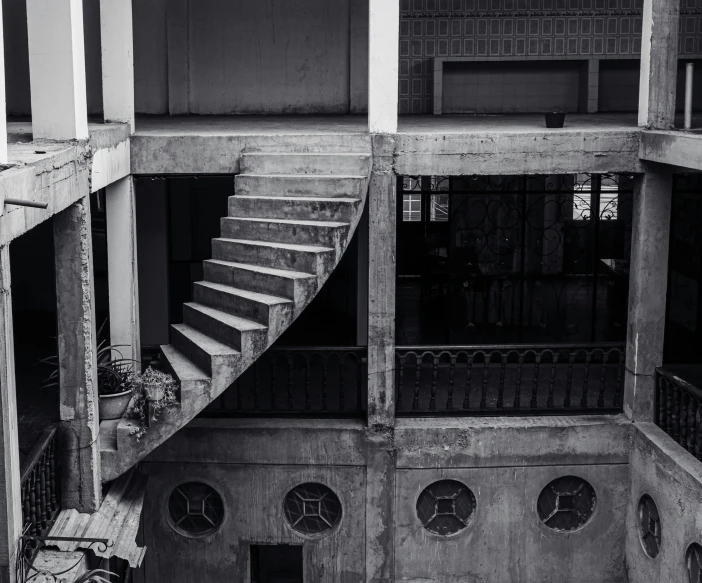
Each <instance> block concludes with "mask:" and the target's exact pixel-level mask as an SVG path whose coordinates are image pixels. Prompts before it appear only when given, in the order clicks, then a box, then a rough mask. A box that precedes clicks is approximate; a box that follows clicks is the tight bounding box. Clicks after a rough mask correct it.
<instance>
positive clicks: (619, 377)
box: [614, 352, 624, 407]
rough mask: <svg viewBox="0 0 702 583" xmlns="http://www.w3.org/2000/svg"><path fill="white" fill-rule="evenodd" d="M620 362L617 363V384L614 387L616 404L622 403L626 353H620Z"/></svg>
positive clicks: (616, 405) (617, 405)
mask: <svg viewBox="0 0 702 583" xmlns="http://www.w3.org/2000/svg"><path fill="white" fill-rule="evenodd" d="M618 358H619V363H618V364H617V386H616V388H615V389H614V406H615V407H619V406H620V405H621V404H622V400H621V399H622V375H623V374H624V355H623V354H622V353H621V352H620V353H619V356H618Z"/></svg>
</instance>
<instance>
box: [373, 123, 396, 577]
mask: <svg viewBox="0 0 702 583" xmlns="http://www.w3.org/2000/svg"><path fill="white" fill-rule="evenodd" d="M372 140H373V171H372V173H371V180H370V188H369V193H368V205H369V207H368V210H369V212H368V217H369V245H368V247H369V261H368V263H369V270H368V275H369V277H368V287H369V292H368V430H367V433H368V435H367V447H368V451H367V464H368V465H367V468H366V581H367V582H369V583H373V582H389V581H392V580H393V579H394V575H395V572H394V571H395V566H394V540H393V539H394V512H393V508H394V491H395V451H394V427H395V277H396V261H395V257H396V252H395V238H396V223H397V219H396V217H397V206H396V205H397V202H396V177H395V173H394V170H393V166H392V161H393V152H394V149H395V140H394V139H393V138H391V137H389V136H382V135H376V136H373V138H372Z"/></svg>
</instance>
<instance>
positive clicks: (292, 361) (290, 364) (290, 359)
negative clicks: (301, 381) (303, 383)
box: [285, 352, 295, 411]
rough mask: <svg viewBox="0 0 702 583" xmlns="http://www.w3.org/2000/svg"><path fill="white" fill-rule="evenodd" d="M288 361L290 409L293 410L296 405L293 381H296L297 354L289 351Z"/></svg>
mask: <svg viewBox="0 0 702 583" xmlns="http://www.w3.org/2000/svg"><path fill="white" fill-rule="evenodd" d="M285 360H287V362H288V411H292V410H293V409H294V407H295V403H294V401H293V382H294V380H295V379H294V373H293V371H294V370H295V354H294V353H292V352H291V353H288V355H287V357H286V359H285Z"/></svg>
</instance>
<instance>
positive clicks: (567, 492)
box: [536, 476, 597, 532]
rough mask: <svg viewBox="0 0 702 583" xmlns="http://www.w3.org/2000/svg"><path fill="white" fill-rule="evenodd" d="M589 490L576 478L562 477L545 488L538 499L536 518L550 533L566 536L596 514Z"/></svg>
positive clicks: (590, 488)
mask: <svg viewBox="0 0 702 583" xmlns="http://www.w3.org/2000/svg"><path fill="white" fill-rule="evenodd" d="M596 504H597V497H596V495H595V490H594V489H593V488H592V486H591V485H590V484H589V483H588V482H587V481H585V480H583V479H582V478H579V477H577V476H564V477H562V478H557V479H555V480H553V481H552V482H551V483H550V484H548V485H547V486H546V487H545V488H544V489H543V490H542V491H541V494H540V495H539V500H538V502H537V505H536V508H537V510H538V512H539V517H540V518H541V520H542V521H543V522H544V524H545V525H546V526H548V527H549V528H551V529H553V530H557V531H562V532H569V531H573V530H577V529H579V528H581V527H582V526H584V525H585V524H586V523H587V521H588V520H590V518H591V517H592V515H593V513H594V512H595V505H596Z"/></svg>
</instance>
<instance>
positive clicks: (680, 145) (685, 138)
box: [639, 131, 702, 170]
mask: <svg viewBox="0 0 702 583" xmlns="http://www.w3.org/2000/svg"><path fill="white" fill-rule="evenodd" d="M639 156H640V158H641V159H642V160H645V161H647V162H658V163H660V164H668V165H670V166H677V167H679V168H687V169H690V170H702V136H701V135H699V134H688V133H683V132H675V131H643V132H641V149H640V151H639Z"/></svg>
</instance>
